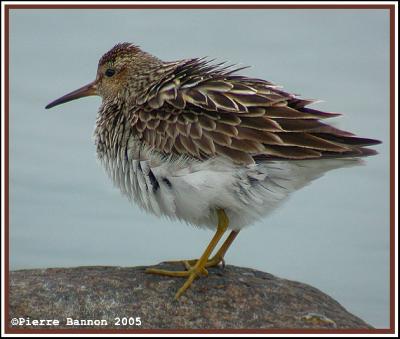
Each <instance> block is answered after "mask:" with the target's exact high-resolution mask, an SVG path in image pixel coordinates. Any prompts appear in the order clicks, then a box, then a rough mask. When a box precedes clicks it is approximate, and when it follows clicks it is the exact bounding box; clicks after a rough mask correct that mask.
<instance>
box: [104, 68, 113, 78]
mask: <svg viewBox="0 0 400 339" xmlns="http://www.w3.org/2000/svg"><path fill="white" fill-rule="evenodd" d="M105 74H106V75H107V76H108V77H112V76H113V75H114V74H115V69H112V68H108V69H107V70H106V73H105Z"/></svg>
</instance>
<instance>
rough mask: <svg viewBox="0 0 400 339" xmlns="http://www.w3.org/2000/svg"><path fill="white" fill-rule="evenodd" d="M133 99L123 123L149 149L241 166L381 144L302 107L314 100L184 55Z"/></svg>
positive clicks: (343, 152) (357, 152) (335, 154)
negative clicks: (222, 158) (226, 160)
mask: <svg viewBox="0 0 400 339" xmlns="http://www.w3.org/2000/svg"><path fill="white" fill-rule="evenodd" d="M166 65H167V66H168V67H167V66H166V69H165V74H162V72H160V74H161V75H162V76H161V79H159V80H158V81H157V82H156V83H155V85H154V86H153V87H152V88H150V89H149V90H148V91H146V92H145V93H143V94H142V95H141V96H139V97H138V99H137V101H136V106H138V109H134V110H132V111H131V115H132V116H131V117H130V119H129V121H130V122H131V124H132V129H133V130H134V131H136V134H137V135H138V136H139V137H140V138H141V139H142V141H143V142H145V143H147V144H148V145H150V146H151V147H153V148H154V149H156V150H157V151H159V152H162V153H165V154H167V155H168V154H171V153H176V154H177V155H186V156H190V157H193V158H197V159H205V158H210V157H213V156H216V155H221V156H225V157H228V158H230V159H232V161H234V162H235V163H239V164H252V163H254V162H255V161H258V160H259V159H274V158H279V159H288V160H297V159H315V158H321V157H332V156H333V157H341V156H346V155H348V156H354V155H369V154H373V153H374V151H373V150H369V149H367V148H364V147H365V146H370V145H373V144H376V143H379V142H378V141H377V140H374V139H366V138H358V137H355V136H354V135H353V134H352V133H350V132H347V131H343V130H340V129H338V128H336V127H333V126H330V125H328V124H326V123H322V122H321V120H322V119H326V118H330V117H335V116H337V115H339V114H337V113H328V112H323V111H319V110H315V109H311V108H308V107H306V106H308V105H310V104H312V103H314V102H315V100H308V99H302V98H299V97H297V96H296V95H294V94H291V93H287V92H284V91H283V90H281V89H279V88H277V86H275V85H274V84H272V83H270V82H268V81H264V80H261V79H254V78H248V77H245V76H239V75H234V72H235V69H232V66H224V65H223V64H212V63H210V61H208V60H206V59H204V58H203V59H189V60H184V61H181V62H175V63H168V64H166Z"/></svg>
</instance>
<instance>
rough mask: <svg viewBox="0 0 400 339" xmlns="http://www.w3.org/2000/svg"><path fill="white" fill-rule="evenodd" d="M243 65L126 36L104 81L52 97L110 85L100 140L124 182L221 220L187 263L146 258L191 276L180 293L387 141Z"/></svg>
mask: <svg viewBox="0 0 400 339" xmlns="http://www.w3.org/2000/svg"><path fill="white" fill-rule="evenodd" d="M242 69H243V68H238V67H236V66H234V65H226V64H225V63H215V62H214V61H213V60H208V59H206V58H194V59H184V60H179V61H173V62H164V61H162V60H160V59H158V58H157V57H155V56H153V55H151V54H149V53H146V52H144V51H143V50H141V49H140V48H139V47H138V46H136V45H133V44H131V43H120V44H117V45H115V46H114V47H113V48H112V49H111V50H109V51H108V52H107V53H105V54H104V55H103V56H102V57H101V58H100V61H99V64H98V69H97V75H96V79H95V80H94V81H93V82H91V83H89V84H88V85H86V86H83V87H81V88H79V89H78V90H75V91H73V92H71V93H68V94H66V95H64V96H62V97H61V98H59V99H57V100H55V101H53V102H51V103H50V104H49V105H47V106H46V108H51V107H54V106H56V105H59V104H62V103H65V102H68V101H71V100H75V99H78V98H82V97H85V96H90V95H98V96H100V97H101V98H102V104H101V106H100V109H99V112H98V116H97V120H96V128H95V131H94V137H95V144H96V146H97V155H98V158H99V159H100V162H101V163H102V164H103V165H104V167H105V169H106V171H107V172H108V174H109V176H110V177H111V179H112V181H113V182H114V183H115V185H116V186H118V187H119V188H120V189H121V191H122V192H123V193H124V194H125V195H126V196H128V198H130V199H131V200H133V201H135V202H136V203H137V204H138V205H139V206H140V207H141V208H143V209H145V210H146V211H148V212H150V213H153V214H155V215H157V216H167V217H169V218H171V219H180V220H182V221H185V222H187V223H189V224H192V225H197V226H203V227H208V228H211V229H213V230H215V234H214V236H213V238H212V239H211V241H210V243H209V245H208V246H207V248H206V250H205V251H204V253H203V254H202V255H201V257H200V258H199V259H194V260H182V261H181V262H182V264H183V265H184V267H185V269H184V270H182V271H169V270H160V269H156V268H148V269H147V270H146V272H148V273H152V274H160V275H167V276H174V277H186V281H185V283H184V284H183V286H182V287H181V288H180V289H179V290H178V292H177V293H176V296H175V297H176V298H179V297H180V296H181V295H182V294H183V293H184V292H185V291H186V289H187V288H188V287H189V286H190V285H191V284H192V282H193V281H194V279H196V278H197V277H200V276H204V275H207V274H208V271H207V268H209V267H212V266H216V265H218V264H219V263H221V262H222V261H223V258H224V255H225V253H226V251H227V250H228V248H229V246H230V245H231V244H232V242H233V241H234V239H235V238H236V236H237V235H238V233H239V232H240V230H242V229H243V228H244V227H245V226H247V225H249V224H251V223H253V222H255V221H256V220H258V219H260V218H262V217H264V216H266V215H267V214H269V213H270V212H271V211H273V210H274V209H276V208H277V207H278V206H280V205H281V204H282V202H283V201H285V200H286V198H287V197H289V195H290V194H291V193H292V192H294V191H296V190H298V189H300V188H301V187H303V186H305V185H307V184H308V183H310V182H311V181H312V180H314V179H316V178H318V177H320V176H321V175H322V174H324V173H325V172H326V171H328V170H331V169H334V168H339V167H343V166H351V165H354V164H356V163H358V162H359V158H361V157H363V156H367V155H373V154H376V151H374V150H372V149H369V148H367V147H366V146H370V145H375V144H378V143H380V142H379V141H378V140H374V139H369V138H360V137H356V136H354V134H352V133H350V132H347V131H344V130H340V129H338V128H336V127H334V126H332V125H329V124H327V123H325V122H322V121H325V119H327V118H332V117H336V116H338V115H340V114H337V113H328V112H323V111H320V110H316V109H311V108H309V107H308V106H309V105H310V104H312V103H314V102H315V100H306V99H302V98H301V97H299V96H298V95H294V94H291V93H288V92H286V91H284V90H282V89H281V88H280V87H279V86H276V85H274V84H273V83H271V82H269V81H266V80H262V79H255V78H250V77H246V76H242V75H238V72H239V71H241V70H242ZM228 229H229V230H230V233H229V235H228V236H227V238H226V240H225V241H224V242H223V243H222V245H221V247H220V248H219V249H218V250H217V251H216V253H215V254H214V255H213V256H212V254H213V252H214V250H215V249H216V248H217V245H218V243H219V242H220V240H221V239H222V237H223V235H224V233H225V232H226V231H227V230H228Z"/></svg>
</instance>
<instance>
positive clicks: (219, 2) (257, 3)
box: [1, 1, 399, 337]
mask: <svg viewBox="0 0 400 339" xmlns="http://www.w3.org/2000/svg"><path fill="white" fill-rule="evenodd" d="M13 4H14V5H60V6H62V5H394V6H395V29H394V31H395V38H394V41H395V53H394V55H395V69H396V72H395V91H394V92H395V145H396V152H395V239H394V241H395V265H394V266H395V287H394V290H395V334H394V335H391V334H382V335H377V334H246V336H248V337H266V336H270V337H343V336H345V337H397V335H398V319H397V315H398V268H397V263H398V227H397V226H398V207H397V206H398V90H397V89H398V70H399V68H398V17H397V13H398V3H397V1H154V2H153V1H152V2H149V1H112V2H110V1H101V2H99V1H82V2H80V1H62V2H56V1H4V2H1V17H2V25H1V37H2V39H1V88H2V90H1V112H2V114H1V187H2V189H1V248H2V252H1V254H2V256H1V258H2V261H1V300H2V303H1V311H2V312H1V314H2V318H1V320H3V319H5V318H8V315H6V314H5V304H4V296H5V295H4V293H5V291H4V277H5V275H4V273H5V272H4V267H5V256H4V247H5V246H4V245H5V237H4V226H5V218H4V215H5V205H4V201H5V199H6V197H5V191H4V186H5V164H4V163H5V139H4V137H5V134H4V133H5V114H4V113H5V104H4V102H5V100H4V99H5V93H4V89H5V77H4V71H5V5H13ZM255 10H256V9H255ZM9 137H10V135H9ZM4 331H5V324H4V322H3V321H1V335H2V336H5V337H36V336H41V337H74V336H79V337H83V336H84V337H109V336H114V337H127V336H129V337H132V336H140V337H144V336H146V337H160V336H162V337H209V336H213V337H214V336H219V337H241V336H244V334H138V335H135V334H131V333H129V334H111V333H109V334H100V333H99V334H97V333H96V334H53V333H51V334H40V335H36V334H16V335H13V334H5V333H4Z"/></svg>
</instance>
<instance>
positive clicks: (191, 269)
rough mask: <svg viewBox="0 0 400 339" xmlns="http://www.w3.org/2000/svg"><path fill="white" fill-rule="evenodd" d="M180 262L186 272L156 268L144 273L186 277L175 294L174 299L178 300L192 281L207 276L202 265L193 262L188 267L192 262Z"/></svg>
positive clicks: (198, 262)
mask: <svg viewBox="0 0 400 339" xmlns="http://www.w3.org/2000/svg"><path fill="white" fill-rule="evenodd" d="M181 262H183V263H184V265H185V267H186V269H187V271H169V270H161V269H157V268H148V269H146V271H145V272H146V273H150V274H159V275H166V276H169V277H187V279H186V281H185V283H184V284H183V285H182V287H181V288H180V289H179V290H178V292H177V293H176V294H175V299H178V298H179V297H180V296H181V295H182V294H183V293H184V292H185V291H186V290H187V289H188V288H189V287H190V286H191V285H192V283H193V281H194V279H196V278H197V277H200V276H207V275H208V271H207V270H206V268H205V265H204V264H203V265H202V264H201V263H200V261H197V262H195V264H194V265H193V266H192V265H190V262H192V260H183V261H181Z"/></svg>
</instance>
